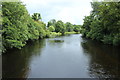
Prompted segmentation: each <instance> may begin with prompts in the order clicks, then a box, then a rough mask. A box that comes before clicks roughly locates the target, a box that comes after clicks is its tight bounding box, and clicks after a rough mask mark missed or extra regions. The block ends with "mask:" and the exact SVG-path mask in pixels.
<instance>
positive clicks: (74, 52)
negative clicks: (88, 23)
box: [2, 34, 120, 78]
mask: <svg viewBox="0 0 120 80" xmlns="http://www.w3.org/2000/svg"><path fill="white" fill-rule="evenodd" d="M2 63H3V72H2V75H3V77H4V78H11V77H12V78H90V77H92V78H118V77H120V48H119V47H113V46H108V45H103V44H102V43H99V42H96V41H92V40H87V39H83V38H81V35H80V34H72V35H68V36H61V37H57V38H49V39H43V40H38V41H34V42H29V43H28V45H26V46H25V47H24V48H22V50H12V51H8V52H7V53H6V54H4V55H3V56H2Z"/></svg>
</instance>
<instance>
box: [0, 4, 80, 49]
mask: <svg viewBox="0 0 120 80" xmlns="http://www.w3.org/2000/svg"><path fill="white" fill-rule="evenodd" d="M0 13H1V12H0ZM2 13H3V22H2V23H3V24H2V26H3V29H2V38H3V51H5V50H6V49H9V48H18V49H21V48H22V47H23V46H25V45H26V43H27V41H30V40H36V39H41V38H45V37H52V36H60V35H63V34H65V32H67V31H68V32H72V31H76V32H79V31H80V30H79V28H78V27H80V26H79V25H78V26H77V25H74V26H75V28H73V25H72V24H71V23H69V24H67V23H66V24H64V23H63V22H62V21H61V20H59V21H57V22H56V20H54V21H53V22H52V23H51V21H50V22H48V25H47V26H48V27H46V24H45V23H44V22H42V21H41V19H42V18H41V15H40V13H34V14H33V15H32V16H30V15H29V13H28V11H27V9H26V7H25V5H24V4H23V3H22V2H3V3H2ZM69 25H70V26H69Z"/></svg>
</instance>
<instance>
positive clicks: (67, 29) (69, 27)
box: [65, 22, 73, 32]
mask: <svg viewBox="0 0 120 80" xmlns="http://www.w3.org/2000/svg"><path fill="white" fill-rule="evenodd" d="M65 27H66V32H72V31H73V25H72V24H71V23H70V22H67V23H66V24H65Z"/></svg>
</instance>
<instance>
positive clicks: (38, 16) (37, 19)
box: [32, 13, 42, 21]
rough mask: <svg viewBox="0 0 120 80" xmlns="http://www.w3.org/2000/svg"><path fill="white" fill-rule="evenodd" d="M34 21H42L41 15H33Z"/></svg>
mask: <svg viewBox="0 0 120 80" xmlns="http://www.w3.org/2000/svg"><path fill="white" fill-rule="evenodd" d="M32 19H34V20H35V21H39V20H40V19H42V18H41V15H40V13H34V14H33V15H32Z"/></svg>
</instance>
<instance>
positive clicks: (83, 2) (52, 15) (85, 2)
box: [22, 0, 92, 24]
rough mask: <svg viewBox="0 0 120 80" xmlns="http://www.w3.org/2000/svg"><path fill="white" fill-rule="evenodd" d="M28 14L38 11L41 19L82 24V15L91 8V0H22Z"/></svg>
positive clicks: (87, 13) (88, 12)
mask: <svg viewBox="0 0 120 80" xmlns="http://www.w3.org/2000/svg"><path fill="white" fill-rule="evenodd" d="M22 2H24V4H26V7H27V10H28V11H29V13H30V14H33V13H35V12H37V13H40V14H41V16H42V20H43V21H44V22H46V23H47V22H48V21H49V20H51V19H56V20H62V21H63V22H71V23H72V24H82V23H83V18H84V16H87V15H89V14H90V11H91V10H92V8H91V5H90V2H91V0H22Z"/></svg>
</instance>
